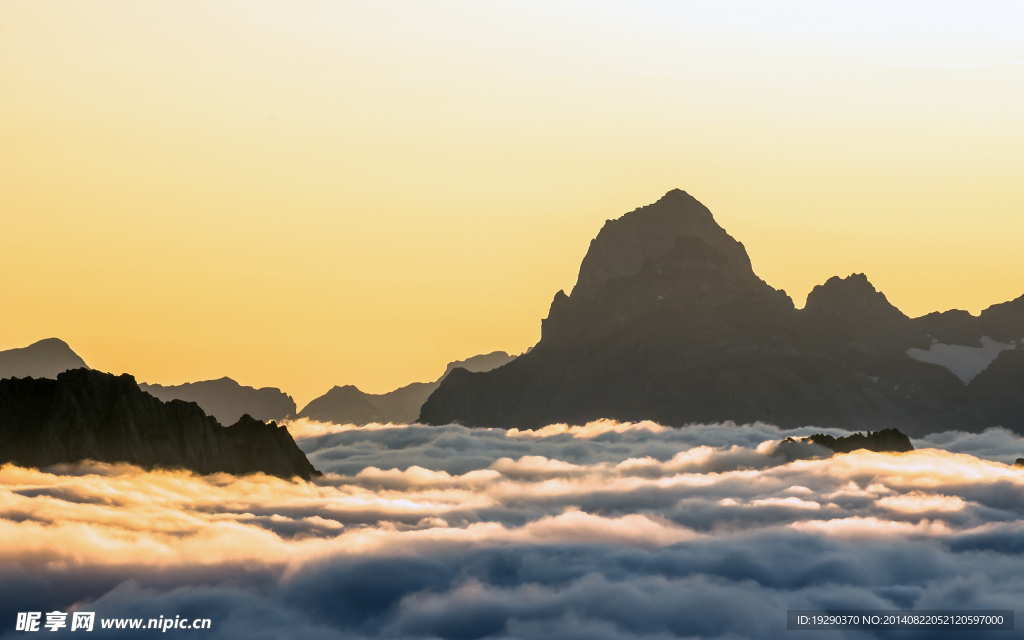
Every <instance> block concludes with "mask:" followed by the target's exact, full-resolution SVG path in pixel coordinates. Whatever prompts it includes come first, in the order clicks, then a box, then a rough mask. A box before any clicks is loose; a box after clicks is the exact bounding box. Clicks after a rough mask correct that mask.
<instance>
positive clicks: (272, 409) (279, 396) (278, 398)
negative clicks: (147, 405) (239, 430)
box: [139, 378, 295, 424]
mask: <svg viewBox="0 0 1024 640" xmlns="http://www.w3.org/2000/svg"><path fill="white" fill-rule="evenodd" d="M139 388H141V389H142V390H143V391H145V392H146V393H149V394H150V395H152V396H155V397H157V398H160V399H161V400H163V401H165V402H170V401H171V400H185V401H186V402H195V403H196V404H198V405H199V406H200V407H202V409H203V411H205V412H206V414H207V415H210V416H213V417H214V418H216V419H217V421H218V422H220V423H221V424H234V423H235V422H237V421H238V420H239V419H240V418H241V417H242V416H243V415H249V416H251V417H253V418H255V419H257V420H263V421H267V420H285V419H288V418H293V417H295V401H294V400H292V397H291V396H289V395H288V394H287V393H284V392H283V391H281V390H280V389H277V388H274V387H263V388H262V389H255V388H253V387H246V386H242V385H240V384H238V383H237V382H235V381H234V380H232V379H231V378H220V379H219V380H203V381H201V382H186V383H185V384H179V385H168V386H163V385H159V384H146V383H141V384H139Z"/></svg>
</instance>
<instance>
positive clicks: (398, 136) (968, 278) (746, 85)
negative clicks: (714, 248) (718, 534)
mask: <svg viewBox="0 0 1024 640" xmlns="http://www.w3.org/2000/svg"><path fill="white" fill-rule="evenodd" d="M696 4H698V3H676V2H641V3H637V2H554V1H547V2H522V1H517V2H486V3H484V2H336V1H331V2H327V1H324V2H306V1H294V0H293V1H288V2H284V1H280V2H256V1H247V2H240V1H238V2H225V1H216V0H204V1H185V0H173V1H161V2H157V1H142V2H140V1H138V0H123V1H122V0H116V1H115V0H107V1H103V0H97V1H93V2H72V1H70V0H67V1H63V2H54V1H50V0H19V1H11V0H0V269H2V270H3V274H4V277H3V278H0V349H7V348H12V347H20V346H25V345H27V344H29V343H31V342H34V341H36V340H39V339H42V338H47V337H51V336H55V337H60V338H62V339H64V340H65V341H67V342H68V343H70V344H71V346H72V348H74V349H75V351H76V352H78V353H79V354H80V355H81V356H82V357H83V358H84V359H85V360H86V362H88V363H89V364H90V366H93V367H95V368H98V369H103V370H108V371H113V372H129V373H132V374H134V375H135V376H136V378H137V379H138V380H140V381H146V382H159V383H163V384H176V383H181V382H185V381H191V380H201V379H208V378H216V377H221V376H224V375H228V376H231V377H233V378H235V379H236V380H238V381H239V382H241V383H243V384H248V385H254V386H277V387H280V388H282V389H284V390H285V391H287V392H289V393H291V394H292V395H293V396H294V397H295V399H296V401H297V402H298V403H299V404H300V405H302V404H304V403H305V402H307V401H309V400H310V399H312V398H313V397H315V396H317V395H320V394H321V393H323V392H324V391H326V390H327V389H328V388H330V387H331V386H333V385H335V384H356V385H358V386H359V387H360V388H362V389H364V390H366V391H371V392H382V391H387V390H390V389H392V388H394V387H397V386H400V385H402V384H406V383H408V382H412V381H414V380H431V379H434V378H436V377H437V376H438V375H440V373H441V372H442V371H443V369H444V365H445V363H447V362H448V361H450V360H454V359H458V358H465V357H468V356H471V355H474V354H477V353H482V352H488V351H493V350H496V349H502V350H506V351H509V352H514V353H518V352H521V351H523V350H525V349H526V348H528V347H529V346H531V345H532V344H534V343H535V342H536V340H537V339H538V337H539V335H540V320H541V318H543V317H544V316H545V315H546V314H547V308H548V305H549V303H550V301H551V298H552V296H553V295H554V293H555V292H556V291H557V290H558V289H566V290H568V289H570V288H571V287H572V285H573V284H574V282H575V278H576V273H577V269H578V266H579V262H580V260H581V259H582V257H583V255H584V253H585V252H586V248H587V245H588V243H589V242H590V239H591V238H592V237H593V236H594V235H596V233H597V232H598V230H599V229H600V227H601V225H602V224H603V222H604V221H605V220H606V219H609V218H615V217H618V216H620V215H622V214H623V213H625V212H627V211H629V210H632V209H634V208H636V207H638V206H641V205H644V204H648V203H650V202H653V201H654V200H656V199H658V198H659V197H660V196H661V195H662V194H664V193H665V192H666V191H668V190H669V189H672V188H676V187H678V188H681V189H684V190H686V191H688V192H689V193H691V194H692V195H694V196H695V197H696V198H697V199H699V200H701V201H702V202H703V203H704V204H706V205H707V206H708V207H709V208H710V209H711V210H712V212H713V213H714V214H715V216H716V218H717V219H718V221H719V222H720V223H721V224H722V226H724V227H725V228H726V230H727V231H729V232H730V233H731V234H732V235H733V236H734V237H736V238H737V239H739V240H740V241H742V242H743V243H744V244H745V245H746V247H747V249H748V251H749V252H750V254H751V258H752V260H753V263H754V268H755V270H756V271H757V273H758V274H759V275H761V276H762V277H763V278H765V279H766V280H767V281H768V282H769V283H770V284H772V285H773V286H775V287H780V288H783V289H785V290H786V291H787V292H789V293H790V295H792V296H793V298H794V300H795V301H796V302H797V304H798V305H802V304H803V300H804V298H805V296H806V295H807V293H808V291H810V289H811V288H812V287H813V286H814V285H815V284H819V283H821V282H824V281H825V280H826V279H827V278H828V277H830V276H832V275H842V276H845V275H849V274H850V273H853V272H864V273H866V274H867V275H868V277H869V279H870V280H871V281H872V282H873V283H874V284H875V286H876V287H878V288H879V289H881V290H882V291H883V292H885V293H886V295H888V297H889V299H890V300H891V301H892V302H893V303H894V304H896V305H897V306H899V307H900V308H901V309H903V310H904V311H905V312H906V313H908V314H910V315H921V314H924V313H927V312H929V311H934V310H945V309H949V308H962V309H967V310H970V311H972V312H978V311H980V310H981V309H983V308H985V307H987V306H988V305H990V304H993V303H996V302H1002V301H1005V300H1009V299H1012V298H1016V297H1018V296H1020V295H1021V294H1024V252H1022V251H1021V250H1020V246H1021V242H1022V240H1024V180H1022V179H1021V176H1024V118H1022V117H1021V114H1022V113H1024V38H1021V37H1020V34H1021V33H1022V32H1024V6H1022V5H1020V4H1019V3H1009V2H1005V3H995V2H993V3H971V4H970V5H968V4H964V3H958V4H957V5H956V6H954V5H953V4H948V5H947V4H943V3H935V2H919V3H909V2H908V3H899V5H900V6H898V7H893V6H890V5H892V4H895V3H882V2H876V3H848V4H846V5H844V7H845V8H838V7H837V6H833V5H837V4H838V3H818V2H806V3H730V2H721V3H700V4H704V5H709V6H706V7H702V8H698V7H695V6H694V5H696ZM768 4H770V5H771V8H770V9H769V8H767V6H766V5H768ZM687 5H689V6H687ZM710 5H714V6H710Z"/></svg>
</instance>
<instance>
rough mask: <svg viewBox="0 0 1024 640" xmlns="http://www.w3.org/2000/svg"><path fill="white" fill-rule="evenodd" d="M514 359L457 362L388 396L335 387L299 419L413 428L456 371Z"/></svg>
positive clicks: (499, 355) (494, 356) (500, 355)
mask: <svg viewBox="0 0 1024 640" xmlns="http://www.w3.org/2000/svg"><path fill="white" fill-rule="evenodd" d="M514 359H515V356H510V355H509V354H507V353H505V352H504V351H494V352H492V353H485V354H482V355H478V356H473V357H472V358H467V359H465V360H457V361H455V362H450V363H449V364H448V366H447V367H446V368H445V371H444V374H442V375H441V377H440V378H438V379H437V380H435V381H434V382H414V383H412V384H409V385H406V386H404V387H401V388H399V389H395V390H394V391H390V392H388V393H381V394H372V393H365V392H363V391H360V390H359V389H358V388H357V387H355V386H352V385H345V386H343V387H334V388H332V389H331V390H330V391H328V392H327V393H326V394H324V395H322V396H320V397H319V398H316V399H315V400H313V401H312V402H310V403H309V404H308V405H306V407H305V408H304V409H303V410H302V411H301V412H300V413H299V417H300V418H309V419H310V420H317V421H320V422H333V423H335V424H355V425H367V424H370V423H373V422H377V423H381V424H387V423H389V422H391V423H394V424H409V423H412V422H415V421H416V419H417V418H419V415H420V408H421V407H422V406H423V403H424V402H426V400H427V398H428V397H430V394H431V393H433V392H434V390H435V389H437V387H438V386H439V385H440V384H441V381H442V380H444V379H445V378H446V377H448V374H450V373H451V372H452V371H453V370H455V369H463V370H465V371H473V372H481V371H490V370H491V369H494V368H495V367H500V366H502V365H504V364H507V363H509V362H511V361H512V360H514Z"/></svg>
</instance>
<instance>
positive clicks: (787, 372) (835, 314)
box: [419, 190, 1024, 437]
mask: <svg viewBox="0 0 1024 640" xmlns="http://www.w3.org/2000/svg"><path fill="white" fill-rule="evenodd" d="M541 333H542V337H541V340H540V342H539V343H538V344H537V346H536V347H535V348H534V349H533V350H532V351H531V352H529V353H527V354H524V355H522V356H520V357H519V358H517V359H516V360H514V361H512V362H510V363H508V364H506V365H504V366H501V367H498V368H496V369H494V370H491V371H487V372H478V373H474V372H471V371H466V370H455V371H452V372H451V373H450V374H449V375H448V376H447V377H446V378H445V379H444V380H443V381H442V382H441V384H440V385H439V387H438V388H437V390H436V391H434V392H433V393H432V394H431V395H430V397H429V399H428V400H427V401H426V403H425V404H424V405H423V408H422V411H421V414H420V416H419V420H420V421H421V422H423V423H426V424H446V423H451V422H458V423H461V424H464V425H470V426H481V427H520V428H524V427H525V428H536V427H540V426H543V425H547V424H552V423H560V422H565V423H570V424H582V423H585V422H588V421H590V420H594V419H598V418H612V419H619V420H644V419H649V420H655V421H658V422H660V423H662V424H668V425H684V424H687V423H693V422H703V423H712V422H719V421H726V420H732V421H735V422H737V423H750V422H754V421H758V420H761V421H765V422H770V423H773V424H776V425H779V426H782V427H796V426H804V425H815V426H823V427H842V428H847V429H854V430H862V429H870V430H877V429H884V428H899V429H901V430H903V431H904V432H905V433H907V434H909V435H911V436H915V437H916V436H919V435H923V434H926V433H931V432H936V431H943V430H947V429H969V430H977V429H982V428H985V427H989V426H994V425H1002V426H1004V427H1007V428H1010V429H1013V430H1015V431H1017V432H1019V433H1024V348H1022V347H1021V344H1022V343H1024V297H1021V298H1018V299H1016V300H1014V301H1012V302H1007V303H1003V304H998V305H995V306H993V307H990V308H989V309H986V310H985V311H984V312H983V313H982V314H981V315H980V316H978V317H975V316H972V315H971V314H969V313H967V312H964V311H947V312H945V313H933V314H929V315H926V316H923V317H920V318H915V319H911V318H909V317H907V316H906V315H905V314H903V313H902V312H901V311H900V310H899V309H897V308H896V307H894V306H893V305H892V304H890V303H889V301H888V300H887V299H886V297H885V296H884V295H883V294H882V293H880V292H878V291H876V290H875V288H874V287H873V286H872V285H871V283H870V282H868V279H867V278H866V277H865V276H864V275H863V274H854V275H852V276H849V277H847V278H843V279H841V278H838V277H836V278H832V279H830V280H828V282H826V283H824V284H822V285H819V286H817V287H815V288H814V290H813V291H812V292H811V293H810V295H809V296H808V298H807V304H806V306H805V307H804V308H803V309H796V308H795V307H794V305H793V302H792V300H791V299H790V298H789V296H788V295H786V293H785V292H783V291H780V290H776V289H773V288H772V287H770V286H769V285H768V284H766V283H765V282H764V281H763V280H761V279H760V278H758V277H757V275H756V274H755V273H754V271H753V268H752V266H751V263H750V259H749V257H748V256H747V253H746V250H745V249H744V247H743V245H742V244H740V243H739V242H737V241H736V240H735V239H733V238H732V237H731V236H730V235H729V234H728V233H726V232H725V230H723V229H722V228H721V227H720V226H719V225H718V224H717V223H716V222H715V220H714V217H713V216H712V214H711V212H710V211H709V210H708V209H707V208H706V207H704V206H703V205H702V204H701V203H700V202H698V201H697V200H696V199H694V198H693V197H692V196H690V195H689V194H687V193H685V192H683V191H680V190H673V191H670V192H669V193H667V194H666V195H665V196H664V197H663V198H661V199H660V200H659V201H658V202H656V203H654V204H652V205H649V206H646V207H642V208H640V209H637V210H635V211H632V212H630V213H627V214H626V215H624V216H622V217H621V218H619V219H617V220H610V221H608V222H607V223H606V224H605V226H604V228H602V229H601V232H600V233H599V234H598V236H597V237H596V238H595V239H594V240H593V242H591V245H590V249H589V250H588V252H587V255H586V257H585V258H584V259H583V263H582V265H581V266H580V273H579V279H578V281H577V283H576V286H575V288H573V290H572V293H571V294H570V295H566V294H565V293H564V292H561V291H559V292H558V293H557V294H556V295H555V298H554V301H553V302H552V304H551V309H550V311H549V313H548V317H547V318H546V319H545V320H544V321H543V322H542V324H541Z"/></svg>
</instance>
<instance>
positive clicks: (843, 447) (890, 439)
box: [807, 429, 914, 453]
mask: <svg viewBox="0 0 1024 640" xmlns="http://www.w3.org/2000/svg"><path fill="white" fill-rule="evenodd" d="M807 440H808V441H810V442H813V443H814V444H820V445H822V446H823V447H828V448H829V449H831V450H832V451H833V452H834V453H850V452H851V451H857V450H858V449H867V450H868V451H874V452H876V453H885V452H890V453H906V452H907V451H913V450H914V445H913V444H911V442H910V438H908V437H907V436H906V435H905V434H903V433H901V432H900V430H899V429H882V430H881V431H874V432H872V431H869V432H867V433H863V434H861V433H854V434H852V435H848V436H841V437H839V438H836V437H835V436H830V435H828V434H824V433H816V434H814V435H812V436H810V437H808V438H807Z"/></svg>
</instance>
